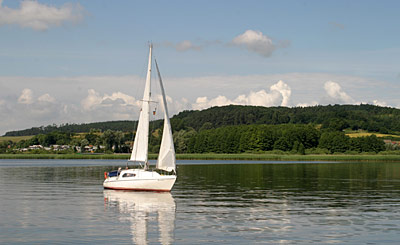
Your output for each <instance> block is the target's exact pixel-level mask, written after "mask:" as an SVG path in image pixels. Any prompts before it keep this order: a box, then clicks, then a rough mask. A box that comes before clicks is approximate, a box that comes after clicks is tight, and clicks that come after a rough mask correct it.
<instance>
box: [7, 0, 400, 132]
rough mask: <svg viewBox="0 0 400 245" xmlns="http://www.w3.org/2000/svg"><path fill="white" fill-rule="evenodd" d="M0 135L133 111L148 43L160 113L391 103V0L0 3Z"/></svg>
mask: <svg viewBox="0 0 400 245" xmlns="http://www.w3.org/2000/svg"><path fill="white" fill-rule="evenodd" d="M0 4H1V5H0V6H1V7H0V67H1V69H0V116H1V117H2V118H7V119H6V120H2V122H0V134H3V133H5V132H6V131H9V130H15V129H22V128H27V127H32V126H41V125H47V124H52V123H57V124H59V123H67V122H68V123H70V122H75V123H81V122H92V121H103V120H122V119H135V116H136V115H137V110H138V105H139V104H138V103H139V102H138V100H140V97H141V93H142V90H143V85H142V82H143V79H144V76H145V74H144V73H145V70H146V59H147V52H148V48H147V44H148V42H149V41H151V42H153V43H154V46H155V52H154V53H155V57H156V58H157V60H158V62H159V65H160V69H161V72H162V75H163V80H164V82H165V86H166V90H167V94H168V95H169V96H170V99H169V102H170V108H171V109H170V111H171V112H172V113H178V112H179V111H181V110H184V109H204V108H207V107H210V106H218V105H225V104H251V105H263V106H278V105H283V106H307V105H315V104H329V103H338V104H358V103H371V104H377V105H383V106H392V107H400V99H399V98H398V93H399V92H400V86H399V82H400V68H399V67H400V66H399V65H400V64H399V63H400V62H399V57H400V45H399V44H400V36H399V35H400V34H399V33H400V25H399V24H400V15H399V14H398V10H399V9H400V2H399V1H151V2H150V1H89V0H87V1H44V0H38V1H28V0H25V1H14V0H13V1H9V0H3V1H1V0H0Z"/></svg>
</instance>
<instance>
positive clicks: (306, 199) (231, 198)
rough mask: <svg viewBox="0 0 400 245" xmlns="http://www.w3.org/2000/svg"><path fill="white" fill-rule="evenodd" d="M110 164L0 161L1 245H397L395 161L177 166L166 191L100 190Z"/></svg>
mask: <svg viewBox="0 0 400 245" xmlns="http://www.w3.org/2000/svg"><path fill="white" fill-rule="evenodd" d="M124 164H125V162H124V161H116V160H110V161H109V160H0V187H1V188H0V196H1V198H0V243H4V244H10V243H17V244H44V243H52V244H55V243H62V244H70V243H90V244H92V243H96V244H110V243H111V244H131V243H138V244H146V243H148V244H159V243H162V244H169V243H171V244H199V243H219V244H220V243H225V244H232V243H236V244H249V243H251V244H252V243H272V244H276V243H296V244H297V243H302V244H309V243H319V244H321V243H351V244H365V243H371V244H374V243H377V244H382V243H393V244H394V243H396V244H397V243H399V242H400V163H307V164H306V163H300V162H297V163H284V162H269V163H268V162H267V163H266V162H264V163H262V162H253V163H251V164H249V163H243V162H235V161H185V162H179V167H178V175H179V176H178V180H177V182H176V184H175V186H174V189H173V190H172V192H171V193H142V192H123V191H110V190H103V188H102V182H103V172H104V171H106V170H110V169H112V168H116V167H117V166H118V165H124Z"/></svg>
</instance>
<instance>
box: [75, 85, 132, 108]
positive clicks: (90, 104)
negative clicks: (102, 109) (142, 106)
mask: <svg viewBox="0 0 400 245" xmlns="http://www.w3.org/2000/svg"><path fill="white" fill-rule="evenodd" d="M114 102H116V103H114ZM111 104H120V105H122V106H127V105H134V106H138V105H139V104H138V101H137V100H136V99H135V98H134V97H132V96H129V95H127V94H124V93H121V92H114V93H112V94H111V95H108V94H104V95H100V93H98V92H96V91H95V90H94V89H89V90H88V96H87V97H86V98H84V99H83V100H82V101H81V105H82V107H83V109H84V110H87V111H88V110H92V109H94V108H96V107H98V106H108V105H111Z"/></svg>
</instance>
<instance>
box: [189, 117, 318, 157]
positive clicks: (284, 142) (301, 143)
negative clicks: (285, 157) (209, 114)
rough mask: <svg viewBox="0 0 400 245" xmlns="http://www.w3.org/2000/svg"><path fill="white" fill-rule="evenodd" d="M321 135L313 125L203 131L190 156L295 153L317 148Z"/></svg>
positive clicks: (221, 128)
mask: <svg viewBox="0 0 400 245" xmlns="http://www.w3.org/2000/svg"><path fill="white" fill-rule="evenodd" d="M318 139H319V132H318V130H317V129H315V128H314V127H312V126H310V125H293V124H284V125H239V126H226V127H220V128H216V129H211V130H203V131H201V132H199V133H198V134H197V135H195V136H194V137H192V139H191V140H190V144H189V145H188V152H189V153H204V152H215V153H239V152H263V151H270V150H281V151H291V150H292V149H293V147H294V144H295V142H296V147H295V149H294V150H295V151H296V153H297V152H298V151H300V152H303V153H304V150H305V149H308V148H313V147H317V145H318Z"/></svg>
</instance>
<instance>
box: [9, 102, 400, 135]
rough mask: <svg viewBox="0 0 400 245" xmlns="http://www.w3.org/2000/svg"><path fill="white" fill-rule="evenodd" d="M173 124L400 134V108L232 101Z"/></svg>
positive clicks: (119, 126) (63, 128)
mask: <svg viewBox="0 0 400 245" xmlns="http://www.w3.org/2000/svg"><path fill="white" fill-rule="evenodd" d="M152 124H153V125H152V126H151V128H153V129H156V128H158V127H160V126H161V122H160V121H154V122H152ZM171 124H172V127H173V130H174V131H179V130H181V129H186V128H193V129H194V130H196V131H199V130H205V129H212V128H219V127H223V126H229V125H251V124H270V125H279V124H315V125H320V126H321V128H322V129H328V128H329V129H332V130H338V131H340V130H343V129H352V130H358V129H363V130H366V131H369V132H380V133H385V134H386V133H390V134H400V110H399V109H396V108H390V107H379V106H374V105H367V104H365V105H364V104H361V105H328V106H312V107H293V108H289V107H261V106H239V105H229V106H223V107H212V108H209V109H206V110H202V111H183V112H181V113H179V114H178V115H175V116H173V117H172V119H171ZM135 127H136V123H134V121H109V122H96V123H83V124H63V125H59V126H58V125H48V126H41V127H33V128H30V129H24V130H18V131H10V132H7V133H6V134H5V136H24V135H37V134H47V133H50V132H54V131H59V132H68V133H85V132H86V133H87V132H90V130H91V129H97V130H100V131H102V132H104V131H106V130H108V129H110V130H114V131H115V130H119V131H123V132H127V131H134V130H135Z"/></svg>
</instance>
